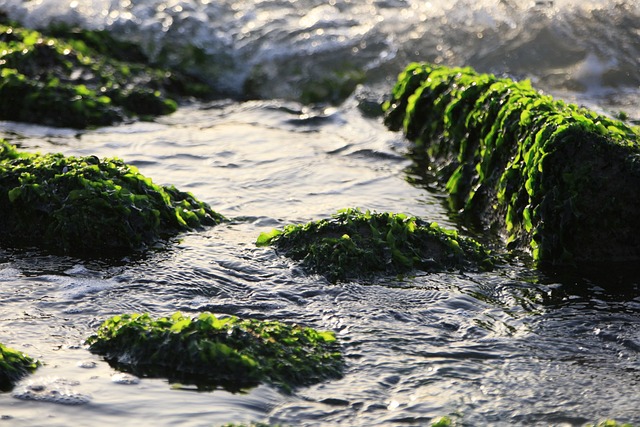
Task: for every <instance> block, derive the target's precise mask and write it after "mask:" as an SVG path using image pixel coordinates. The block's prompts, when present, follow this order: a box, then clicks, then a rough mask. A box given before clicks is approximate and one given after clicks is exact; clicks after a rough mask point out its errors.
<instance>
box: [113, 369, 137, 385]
mask: <svg viewBox="0 0 640 427" xmlns="http://www.w3.org/2000/svg"><path fill="white" fill-rule="evenodd" d="M111 381H113V382H114V383H116V384H124V385H134V384H139V383H140V378H138V377H136V376H135V375H131V374H127V373H126V372H118V373H117V374H113V375H112V376H111Z"/></svg>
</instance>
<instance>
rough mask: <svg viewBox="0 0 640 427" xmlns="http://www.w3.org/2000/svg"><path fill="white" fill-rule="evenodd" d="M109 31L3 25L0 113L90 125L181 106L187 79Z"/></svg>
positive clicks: (27, 119) (43, 121)
mask: <svg viewBox="0 0 640 427" xmlns="http://www.w3.org/2000/svg"><path fill="white" fill-rule="evenodd" d="M147 62H148V61H147V60H146V58H145V57H144V55H142V53H141V52H140V50H139V49H138V48H137V47H136V46H135V45H134V44H132V43H124V42H119V41H116V40H115V39H113V38H112V37H111V36H110V35H109V34H108V33H106V32H104V31H79V30H72V29H69V28H65V27H58V28H54V29H51V30H50V31H49V34H44V33H41V32H38V31H34V30H29V29H25V28H22V27H19V26H17V25H15V24H13V23H0V65H1V67H2V69H1V70H0V119H1V120H15V121H24V122H32V123H39V124H45V125H51V126H66V127H74V128H86V127H92V126H103V125H110V124H112V123H115V122H118V121H122V120H125V119H128V118H132V117H140V118H143V119H146V118H149V117H153V116H158V115H163V114H169V113H172V112H174V111H175V110H176V108H177V104H176V101H175V100H174V99H172V98H175V97H177V96H183V95H191V93H189V89H188V88H189V87H190V85H189V83H188V82H189V79H188V78H186V77H184V76H182V75H180V74H179V73H171V72H168V71H166V70H159V69H154V68H151V67H149V66H148V65H146V63H147Z"/></svg>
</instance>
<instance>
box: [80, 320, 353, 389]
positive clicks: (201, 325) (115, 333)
mask: <svg viewBox="0 0 640 427" xmlns="http://www.w3.org/2000/svg"><path fill="white" fill-rule="evenodd" d="M87 344H88V345H89V350H90V351H91V352H93V353H97V354H100V355H103V356H104V357H105V358H106V359H107V360H108V361H109V362H110V363H112V364H114V365H115V366H117V367H118V368H119V369H122V370H125V371H129V372H132V373H135V374H136V375H144V376H153V377H166V378H168V379H169V380H170V381H178V382H183V383H190V384H195V385H197V386H198V387H199V388H200V389H213V388H216V387H224V388H226V389H228V390H232V391H235V390H241V389H244V388H247V387H253V386H256V385H258V384H260V383H262V382H266V383H270V384H274V385H277V386H280V387H282V388H283V389H285V390H287V389H290V388H291V387H296V386H301V385H309V384H314V383H317V382H320V381H322V380H325V379H329V378H339V377H340V376H341V375H342V367H343V363H344V362H343V359H342V355H341V353H340V351H339V345H338V343H337V341H336V337H335V335H334V334H333V333H332V332H324V331H316V330H315V329H312V328H308V327H302V326H298V325H290V324H285V323H281V322H278V321H260V320H255V319H239V318H237V317H233V316H232V317H216V316H215V315H213V314H211V313H208V312H205V313H201V314H199V315H197V316H195V317H187V316H185V315H183V314H182V313H180V312H177V313H174V314H173V315H172V316H170V317H162V318H159V319H157V320H154V319H152V318H151V317H150V316H149V315H148V314H123V315H119V316H114V317H112V318H110V319H108V320H106V321H105V322H104V323H103V324H102V325H101V326H100V327H99V329H98V331H97V333H96V334H95V335H93V336H91V337H89V338H88V339H87Z"/></svg>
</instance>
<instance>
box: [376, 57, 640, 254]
mask: <svg viewBox="0 0 640 427" xmlns="http://www.w3.org/2000/svg"><path fill="white" fill-rule="evenodd" d="M384 109H385V110H386V117H385V122H386V124H387V125H388V126H389V127H390V128H391V129H394V130H398V129H401V128H402V129H403V130H404V132H405V133H406V135H407V137H408V138H409V139H410V140H413V141H415V148H414V154H415V157H416V161H417V162H418V163H420V164H421V167H422V169H423V171H424V172H425V173H427V170H429V171H435V177H436V179H437V181H438V182H439V183H440V185H441V186H442V187H443V188H444V189H446V190H447V191H448V193H449V194H450V203H451V207H452V208H453V209H454V210H455V211H458V212H460V214H461V217H462V218H466V219H467V220H469V221H471V222H473V223H475V225H477V226H484V227H492V228H495V229H498V230H502V233H504V236H505V238H506V241H507V243H508V244H509V247H512V248H520V249H527V250H529V251H530V252H531V253H532V255H533V258H534V259H535V260H536V261H537V262H538V263H539V264H552V265H562V264H582V263H602V262H629V261H636V262H637V260H639V259H640V221H638V220H637V218H638V215H639V214H640V148H639V144H638V142H639V139H640V130H639V129H638V128H637V127H632V126H628V125H626V124H625V123H623V122H620V121H617V120H613V119H610V118H608V117H605V116H602V115H598V114H596V113H594V112H592V111H589V110H586V109H584V108H579V107H577V106H575V105H571V104H566V103H564V102H562V101H558V100H554V99H553V98H552V97H550V96H547V95H543V94H541V93H540V92H538V91H536V90H535V89H533V88H532V87H531V85H530V83H529V82H528V81H523V82H515V81H513V80H510V79H505V78H496V77H495V76H493V75H488V74H478V73H476V72H474V71H473V70H471V69H470V68H448V67H442V66H433V65H429V64H411V65H410V66H408V67H407V69H406V70H405V71H404V72H403V73H402V74H401V75H400V76H399V78H398V82H397V83H396V85H395V87H394V89H393V95H392V99H391V100H390V101H388V102H387V103H386V104H385V105H384Z"/></svg>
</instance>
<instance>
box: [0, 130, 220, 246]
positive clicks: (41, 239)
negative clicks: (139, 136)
mask: <svg viewBox="0 0 640 427" xmlns="http://www.w3.org/2000/svg"><path fill="white" fill-rule="evenodd" d="M0 219H1V221H2V224H1V225H0V242H2V243H3V244H4V245H8V246H15V247H26V246H37V247H42V248H46V249H49V250H51V251H54V252H59V253H69V254H77V255H90V256H96V255H97V256H103V255H121V254H126V253H130V252H133V251H137V250H142V249H145V248H147V247H149V246H151V245H153V244H155V243H157V242H159V241H161V240H163V239H166V238H169V237H171V236H174V235H175V234H177V233H179V232H182V231H187V230H192V229H197V228H200V227H203V226H208V225H215V224H218V223H220V222H221V221H223V220H224V217H223V216H222V215H220V214H218V213H216V212H214V211H213V210H212V209H211V208H210V207H209V205H207V204H206V203H204V202H201V201H199V200H197V199H196V198H195V197H194V196H193V195H192V194H190V193H185V192H182V191H179V190H177V189H176V188H175V187H166V186H159V185H156V184H154V183H153V182H152V181H151V179H149V178H147V177H145V176H143V175H142V174H140V173H139V172H138V170H137V169H136V168H135V167H133V166H130V165H127V164H126V163H124V162H123V161H122V160H119V159H116V158H105V159H98V158H97V157H95V156H87V157H65V156H63V155H62V154H32V153H25V152H19V151H17V150H16V148H15V147H14V146H12V145H10V144H9V143H7V142H6V141H2V140H0Z"/></svg>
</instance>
